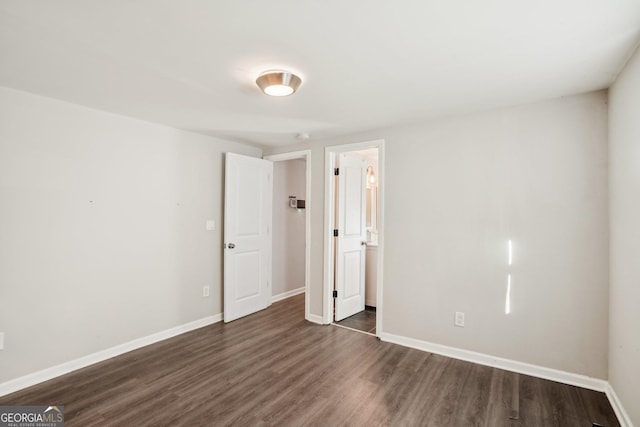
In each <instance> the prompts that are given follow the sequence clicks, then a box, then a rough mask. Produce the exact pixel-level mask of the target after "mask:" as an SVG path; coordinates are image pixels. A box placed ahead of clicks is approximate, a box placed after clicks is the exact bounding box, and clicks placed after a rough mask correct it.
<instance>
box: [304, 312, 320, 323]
mask: <svg viewBox="0 0 640 427" xmlns="http://www.w3.org/2000/svg"><path fill="white" fill-rule="evenodd" d="M306 319H307V320H308V321H309V322H313V323H317V324H318V325H324V322H323V321H322V316H317V315H315V314H307V317H306Z"/></svg>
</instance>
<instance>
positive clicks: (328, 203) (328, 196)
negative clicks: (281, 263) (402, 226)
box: [322, 139, 385, 336]
mask: <svg viewBox="0 0 640 427" xmlns="http://www.w3.org/2000/svg"><path fill="white" fill-rule="evenodd" d="M384 145H385V142H384V139H376V140H372V141H365V142H356V143H351V144H343V145H334V146H330V147H325V149H324V164H325V169H324V254H325V256H324V281H323V292H322V295H323V297H322V299H323V301H322V305H323V307H324V310H323V313H322V322H323V323H324V324H330V323H333V316H332V308H333V304H332V299H333V295H332V294H333V289H334V274H333V269H334V255H335V254H334V252H335V251H334V244H333V229H334V215H333V213H334V210H335V186H334V180H333V179H334V175H333V171H334V169H335V165H336V157H337V155H339V154H341V153H347V152H350V151H358V150H364V149H367V148H377V149H378V271H377V273H378V283H377V289H376V304H377V306H376V336H380V335H381V334H382V311H383V309H384V304H383V300H382V296H383V292H382V289H383V284H384V276H383V267H384V262H383V260H384V177H385V175H384V154H385V153H384Z"/></svg>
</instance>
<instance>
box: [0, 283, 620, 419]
mask: <svg viewBox="0 0 640 427" xmlns="http://www.w3.org/2000/svg"><path fill="white" fill-rule="evenodd" d="M36 404H37V405H54V404H55V405H64V409H65V420H66V425H67V426H98V425H108V426H146V425H156V426H180V425H185V426H194V425H216V426H218V425H234V426H244V425H247V426H255V425H277V426H282V425H291V426H303V425H317V426H339V425H354V426H378V425H393V426H411V425H416V426H563V427H564V426H588V427H590V426H591V425H592V423H594V422H595V423H599V424H601V425H604V426H617V425H619V424H618V423H617V421H616V419H615V416H614V413H613V411H612V409H611V406H610V405H609V403H608V401H607V399H606V397H605V395H604V394H603V393H598V392H594V391H590V390H585V389H580V388H577V387H572V386H568V385H563V384H559V383H555V382H552V381H546V380H542V379H538V378H533V377H529V376H526V375H519V374H515V373H511V372H507V371H503V370H500V369H495V368H490V367H486V366H481V365H476V364H473V363H468V362H463V361H459V360H455V359H450V358H447V357H444V356H438V355H435V354H430V353H425V352H422V351H418V350H413V349H409V348H405V347H401V346H398V345H394V344H389V343H385V342H381V341H379V340H378V339H377V338H375V337H373V336H370V335H366V334H360V333H357V332H353V331H350V330H347V329H344V328H338V327H334V326H319V325H314V324H312V323H309V322H306V321H305V320H304V295H299V296H296V297H292V298H289V299H287V300H284V301H281V302H278V303H275V304H273V306H271V308H269V309H267V310H264V311H262V312H260V313H256V314H254V315H251V316H248V317H245V318H243V319H239V320H236V321H235V322H232V323H230V324H226V325H225V324H221V323H218V324H215V325H211V326H207V327H205V328H202V329H198V330H196V331H193V332H190V333H187V334H184V335H181V336H178V337H175V338H172V339H169V340H166V341H162V342H160V343H157V344H154V345H151V346H148V347H145V348H142V349H139V350H136V351H133V352H131V353H127V354H125V355H122V356H119V357H116V358H113V359H110V360H107V361H105V362H102V363H99V364H96V365H93V366H90V367H88V368H85V369H82V370H79V371H76V372H73V373H71V374H68V375H65V376H63V377H59V378H57V379H54V380H51V381H48V382H46V383H43V384H40V385H37V386H34V387H31V388H29V389H26V390H22V391H20V392H17V393H14V394H12V395H8V396H5V397H2V398H0V405H36Z"/></svg>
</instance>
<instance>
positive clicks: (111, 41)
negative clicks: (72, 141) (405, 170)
mask: <svg viewBox="0 0 640 427" xmlns="http://www.w3.org/2000/svg"><path fill="white" fill-rule="evenodd" d="M639 38H640V1H638V0H535V1H533V0H530V1H528V2H524V1H517V0H515V1H514V0H418V1H406V0H396V1H390V0H348V1H344V0H341V1H337V0H270V1H264V0H232V1H222V0H181V1H171V0H164V1H160V0H103V1H95V0H73V1H72V0H56V1H51V0H29V1H17V0H0V85H2V86H8V87H13V88H17V89H21V90H25V91H29V92H34V93H38V94H43V95H46V96H50V97H54V98H59V99H63V100H67V101H70V102H74V103H77V104H82V105H86V106H90V107H94V108H98V109H102V110H107V111H112V112H116V113H120V114H124V115H128V116H133V117H138V118H141V119H145V120H149V121H154V122H159V123H164V124H167V125H170V126H174V127H178V128H182V129H188V130H193V131H196V132H200V133H205V134H209V135H214V136H220V137H224V138H227V139H234V140H240V141H247V142H252V143H256V144H262V145H271V146H275V145H283V144H290V143H294V142H296V138H295V135H296V134H297V133H298V132H309V133H310V134H311V137H312V138H321V137H327V136H333V135H338V134H347V133H352V132H357V131H361V130H367V129H372V128H378V127H383V126H392V125H397V124H404V123H411V122H416V121H421V120H425V119H429V118H433V117H439V116H444V115H452V114H460V113H466V112H471V111H478V110H485V109H490V108H495V107H500V106H506V105H515V104H521V103H526V102H531V101H535V100H540V99H546V98H552V97H558V96H562V95H568V94H574V93H581V92H587V91H591V90H596V89H602V88H606V87H608V86H609V85H610V84H611V83H612V82H613V80H614V79H615V76H616V74H617V73H618V72H619V71H620V69H621V67H622V66H623V64H624V62H625V60H626V59H627V58H628V57H629V55H630V54H631V53H632V50H633V48H634V46H635V45H636V44H637V41H638V39H639ZM273 68H285V69H288V70H292V71H296V72H298V73H299V75H300V76H301V77H302V79H303V83H302V86H301V88H300V89H299V91H298V93H297V94H295V95H293V96H291V97H286V98H271V97H267V96H265V95H263V94H262V93H261V92H259V90H258V89H257V87H256V86H255V84H254V80H255V78H256V77H257V75H258V74H259V73H260V72H261V71H264V70H266V69H273Z"/></svg>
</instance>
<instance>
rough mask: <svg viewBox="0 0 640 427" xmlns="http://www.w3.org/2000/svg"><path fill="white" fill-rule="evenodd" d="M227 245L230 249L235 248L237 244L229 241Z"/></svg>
mask: <svg viewBox="0 0 640 427" xmlns="http://www.w3.org/2000/svg"><path fill="white" fill-rule="evenodd" d="M227 247H228V248H229V249H233V248H235V247H236V245H234V244H233V243H229V244H228V245H227Z"/></svg>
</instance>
